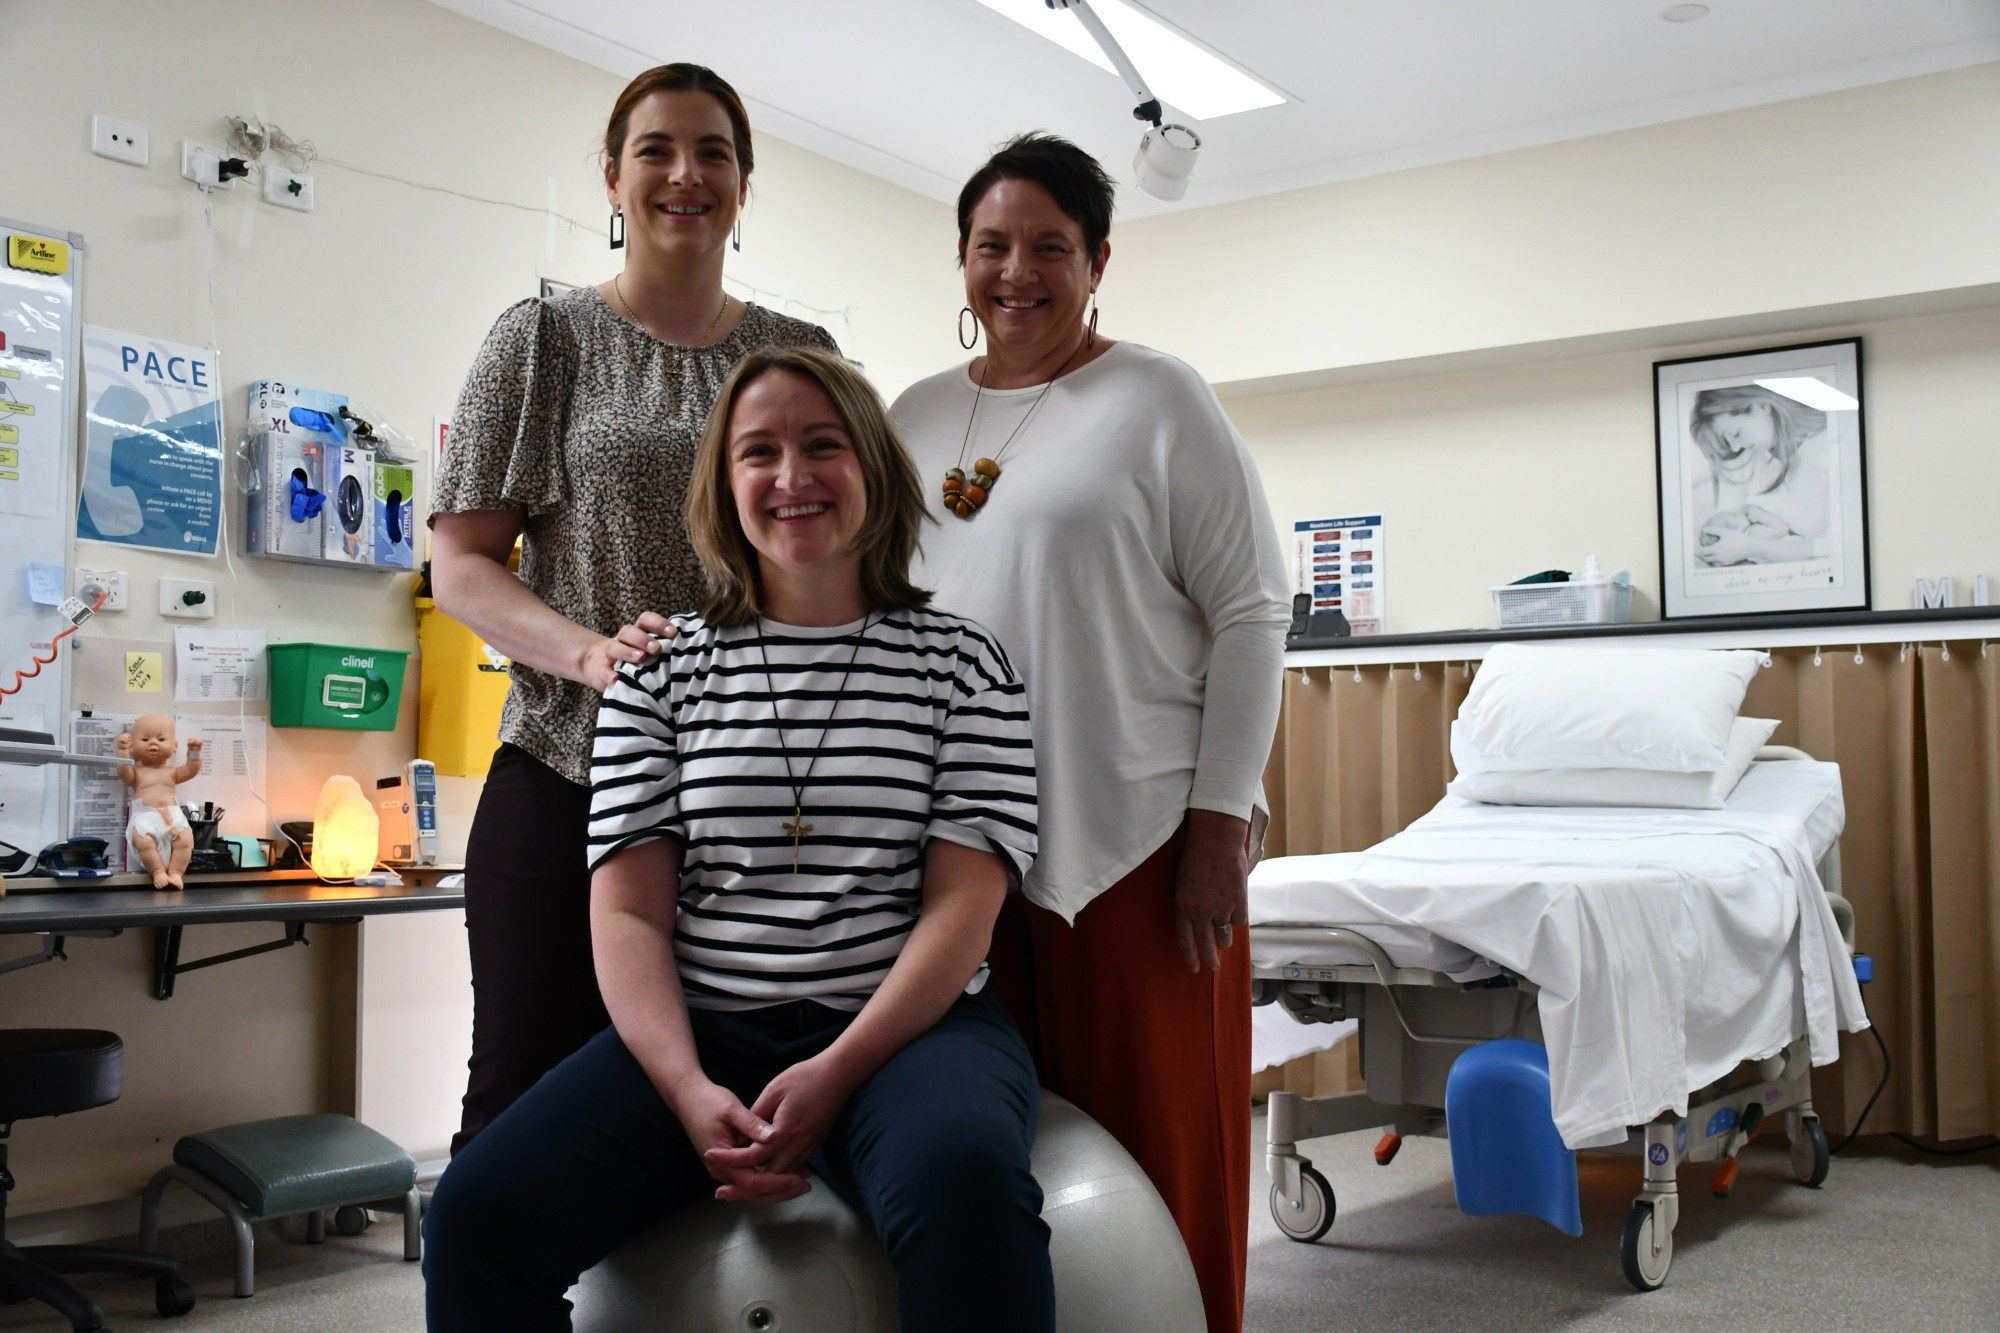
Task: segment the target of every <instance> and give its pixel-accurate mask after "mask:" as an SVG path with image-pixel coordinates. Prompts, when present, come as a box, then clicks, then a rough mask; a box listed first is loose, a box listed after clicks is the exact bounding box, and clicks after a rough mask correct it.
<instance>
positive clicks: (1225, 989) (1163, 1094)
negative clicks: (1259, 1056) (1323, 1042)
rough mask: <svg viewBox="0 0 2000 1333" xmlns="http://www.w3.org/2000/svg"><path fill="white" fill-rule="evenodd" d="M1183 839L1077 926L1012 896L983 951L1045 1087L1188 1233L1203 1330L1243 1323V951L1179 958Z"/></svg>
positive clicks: (1240, 941)
mask: <svg viewBox="0 0 2000 1333" xmlns="http://www.w3.org/2000/svg"><path fill="white" fill-rule="evenodd" d="M1186 840H1187V834H1186V827H1185V825H1183V827H1182V829H1181V830H1180V831H1179V832H1177V833H1175V834H1174V836H1173V837H1172V838H1170V839H1168V841H1167V843H1166V845H1165V846H1163V847H1161V848H1160V849H1159V850H1158V851H1156V852H1154V853H1153V854H1152V855H1151V856H1149V857H1148V858H1146V860H1145V861H1144V862H1143V863H1142V864H1141V865H1140V866H1139V867H1138V868H1137V869H1135V870H1133V871H1132V873H1130V874H1129V875H1127V876H1125V878H1123V879H1121V880H1119V881H1118V882H1117V883H1116V884H1114V885H1112V886H1111V887H1110V888H1109V889H1107V890H1105V892H1104V893H1103V894H1102V895H1100V896H1099V897H1097V898H1096V899H1094V900H1093V901H1092V902H1091V903H1090V905H1089V906H1088V907H1086V908H1084V909H1083V911H1081V912H1079V913H1078V914H1077V918H1076V925H1075V926H1073V927H1072V926H1068V925H1065V924H1064V923H1063V919H1062V918H1061V917H1059V916H1057V915H1056V914H1055V913H1054V912H1050V911H1047V910H1045V909H1043V908H1039V907H1035V906H1032V905H1030V904H1029V903H1028V902H1027V901H1026V900H1025V899H1023V898H1022V897H1021V895H1019V894H1018V893H1016V894H1009V895H1008V898H1007V904H1006V906H1005V907H1004V908H1003V909H1002V910H1001V913H1000V919H999V922H998V923H997V924H996V925H995V926H994V931H993V947H992V950H991V952H990V954H989V955H988V958H989V961H990V963H991V964H992V968H993V982H992V984H993V986H994V988H995V992H996V994H998V996H999V997H1000V999H1001V1001H1002V1002H1003V1003H1005V1004H1006V1006H1007V1009H1008V1011H1009V1012H1010V1013H1012V1014H1013V1015H1014V1021H1015V1022H1016V1023H1018V1024H1019V1025H1020V1028H1021V1035H1022V1036H1024V1037H1025V1038H1027V1041H1028V1048H1029V1050H1031V1051H1033V1052H1034V1054H1035V1062H1036V1065H1037V1067H1038V1068H1039V1069H1040V1071H1041V1078H1042V1085H1043V1086H1044V1087H1046V1088H1048V1089H1049V1090H1050V1091H1051V1092H1054V1093H1057V1094H1058V1095H1060V1096H1063V1097H1066V1098H1068V1099H1069V1100H1070V1101H1072V1102H1074V1103H1076V1105H1077V1106H1079V1107H1080V1108H1082V1109H1083V1111H1084V1112H1085V1113H1086V1114H1088V1115H1089V1116H1090V1117H1091V1118H1092V1119H1093V1120H1095V1121H1097V1123H1099V1124H1100V1125H1103V1126H1104V1127H1105V1128H1106V1129H1107V1130H1109V1131H1111V1133H1112V1135H1113V1136H1114V1137H1115V1138H1116V1139H1117V1140H1118V1141H1119V1142H1120V1143H1122V1144H1124V1145H1125V1150H1126V1151H1127V1152H1129V1153H1131V1154H1132V1156H1133V1157H1134V1158H1136V1159H1137V1160H1138V1163H1139V1165H1140V1166H1141V1167H1142V1168H1144V1170H1145V1172H1146V1174H1147V1176H1149V1177H1150V1178H1151V1179H1152V1182H1153V1184H1154V1186H1155V1187H1157V1188H1158V1190H1159V1191H1160V1196H1161V1197H1162V1198H1163V1199H1165V1200H1166V1203H1167V1209H1168V1211H1170V1212H1171V1213H1173V1215H1174V1221H1175V1222H1176V1223H1177V1224H1178V1225H1179V1226H1180V1231H1181V1236H1182V1238H1183V1239H1184V1240H1185V1241H1186V1242H1187V1248H1188V1257H1189V1258H1191V1259H1192V1260H1193V1261H1194V1271H1195V1276H1196V1277H1197V1278H1198V1279H1199V1280H1200V1282H1201V1296H1202V1304H1203V1307H1204V1308H1205V1310H1206V1312H1207V1315H1208V1328H1209V1333H1239V1330H1240V1329H1241V1328H1242V1327H1243V1274H1244V1265H1245V1262H1246V1259H1247V1256H1248V1250H1249V1226H1250V1216H1249V1197H1250V953H1249V948H1248V941H1247V940H1246V939H1245V938H1244V932H1241V931H1239V932H1238V934H1237V937H1236V943H1235V947H1234V948H1231V949H1226V950H1223V951H1222V960H1223V964H1222V971H1221V972H1219V973H1216V972H1202V973H1199V974H1193V973H1190V972H1189V971H1188V970H1187V964H1186V963H1184V962H1183V961H1182V960H1181V950H1180V942H1179V939H1178V937H1177V936H1176V935H1175V934H1174V919H1173V902H1174V878H1175V874H1176V872H1177V871H1178V869H1179V867H1180V860H1181V849H1182V848H1183V846H1184V845H1185V844H1186ZM1057 1299H1058V1300H1060V1299H1061V1296H1060V1293H1058V1297H1057Z"/></svg>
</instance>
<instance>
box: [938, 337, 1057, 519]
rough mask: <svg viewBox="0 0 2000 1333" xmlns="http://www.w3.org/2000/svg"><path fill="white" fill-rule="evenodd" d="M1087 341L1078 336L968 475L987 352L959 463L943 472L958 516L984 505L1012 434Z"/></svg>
mask: <svg viewBox="0 0 2000 1333" xmlns="http://www.w3.org/2000/svg"><path fill="white" fill-rule="evenodd" d="M1090 343H1091V339H1090V338H1088V337H1083V338H1079V339H1077V342H1076V346H1075V347H1073V348H1071V349H1070V354H1069V355H1068V356H1066V357H1064V358H1063V363H1062V364H1061V365H1060V366H1057V367H1056V373H1055V374H1053V375H1051V376H1049V382H1048V383H1047V384H1044V385H1043V386H1042V391H1041V392H1040V393H1038V394H1036V395H1035V401H1034V402H1032V403H1030V404H1028V410H1027V411H1026V412H1023V413H1022V414H1021V419H1020V421H1018V422H1016V423H1015V425H1014V429H1013V430H1011V431H1009V432H1007V438H1006V439H1004V440H1002V441H1001V442H1000V447H999V448H998V449H995V450H994V451H993V456H992V457H991V458H980V459H976V460H974V462H973V464H972V475H971V476H970V477H967V476H966V475H965V451H966V449H967V448H968V447H969V446H970V445H971V443H972V423H973V422H975V421H977V420H979V401H980V399H982V398H984V397H985V396H986V376H987V374H988V373H989V372H991V371H992V369H993V354H992V353H991V352H988V353H987V354H986V364H985V365H984V366H981V367H980V368H979V385H978V387H977V388H975V389H974V390H973V391H972V411H971V412H969V413H967V414H966V418H965V438H964V439H962V440H960V441H959V442H958V466H957V467H954V468H949V469H947V470H946V471H945V474H944V507H945V508H946V509H949V510H950V511H951V512H952V513H954V514H957V515H958V516H959V517H960V518H963V519H968V520H969V519H970V518H971V517H972V516H973V515H974V514H975V513H977V512H978V511H980V510H981V509H984V508H985V507H986V496H987V494H988V493H989V492H991V491H992V489H993V483H994V482H996V481H998V480H1000V459H1001V458H1003V457H1005V456H1006V453H1007V449H1008V446H1010V445H1012V444H1013V443H1014V437H1015V436H1016V435H1019V434H1020V433H1021V429H1022V427H1024V426H1026V425H1027V424H1028V421H1029V419H1030V418H1032V417H1033V416H1034V415H1035V411H1036V409H1038V408H1040V407H1041V405H1042V400H1043V399H1044V398H1047V397H1048V396H1049V390H1051V389H1053V388H1055V387H1056V381H1057V380H1059V379H1061V378H1062V376H1063V372H1064V371H1065V370H1068V369H1069V363H1070V362H1072V361H1074V360H1076V358H1077V353H1079V352H1081V351H1082V350H1083V349H1084V348H1086V347H1088V346H1090Z"/></svg>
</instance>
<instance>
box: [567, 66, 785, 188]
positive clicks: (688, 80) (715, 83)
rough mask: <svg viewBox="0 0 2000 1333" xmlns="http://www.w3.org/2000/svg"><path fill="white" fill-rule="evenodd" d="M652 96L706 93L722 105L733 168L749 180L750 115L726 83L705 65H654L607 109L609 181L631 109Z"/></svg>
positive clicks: (751, 153)
mask: <svg viewBox="0 0 2000 1333" xmlns="http://www.w3.org/2000/svg"><path fill="white" fill-rule="evenodd" d="M654 93H707V94H708V95H709V96H710V97H713V98H714V99H715V100H716V101H718V102H720V103H722V110H723V112H724V113H725V114H727V115H728V117H729V129H730V137H731V138H733V139H734V140H735V141H736V165H737V167H738V168H739V169H740V170H741V171H742V173H743V179H744V180H749V179H750V172H751V170H752V169H753V168H755V166H756V165H757V163H756V151H755V150H754V149H753V148H752V147H751V146H750V113H749V112H748V111H745V110H744V109H743V99H742V98H741V97H738V96H737V95H736V90H735V89H734V88H732V87H730V86H729V81H728V80H727V79H725V78H723V77H722V76H721V75H720V74H717V73H716V72H715V71H714V70H712V69H710V68H709V67H708V66H706V65H690V64H687V63H685V62H681V63H677V64H672V65H655V66H653V68H651V69H649V70H647V71H646V72H645V73H644V74H641V75H640V76H639V77H638V78H636V79H633V80H632V82H630V83H628V84H626V85H625V91H624V92H622V93H620V94H618V100H617V101H616V102H615V103H613V104H612V107H611V123H610V124H608V125H606V126H605V127H604V161H605V165H606V166H607V168H608V169H609V170H610V172H611V174H612V177H613V178H614V179H616V177H617V175H618V159H619V157H620V155H622V154H623V153H624V151H625V132H626V130H627V129H629V128H630V126H631V124H632V109H633V108H634V107H636V106H638V105H639V103H641V102H643V101H645V100H646V99H647V98H648V97H651V96H652V95H653V94H654Z"/></svg>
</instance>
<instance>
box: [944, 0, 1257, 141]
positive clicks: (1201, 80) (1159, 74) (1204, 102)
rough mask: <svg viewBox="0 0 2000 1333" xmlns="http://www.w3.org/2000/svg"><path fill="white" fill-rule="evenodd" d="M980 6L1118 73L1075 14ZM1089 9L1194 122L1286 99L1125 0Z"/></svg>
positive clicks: (993, 2) (1034, 4)
mask: <svg viewBox="0 0 2000 1333" xmlns="http://www.w3.org/2000/svg"><path fill="white" fill-rule="evenodd" d="M979 3H980V4H982V5H985V6H986V7H987V8H988V9H990V10H992V11H993V12H995V13H996V14H1001V15H1004V16H1006V17H1007V18H1010V19H1012V20H1013V21H1014V22H1016V23H1018V24H1020V25H1021V26H1022V27H1024V28H1026V29H1028V30H1029V31H1030V32H1033V33H1036V34H1037V35H1039V36H1042V37H1046V38H1048V39H1049V40H1050V41H1052V42H1054V43H1055V44H1056V45H1058V46H1060V47H1062V48H1063V49H1064V50H1065V51H1068V52H1070V53H1071V54H1072V55H1078V56H1082V57H1083V58H1084V59H1085V60H1088V61H1089V62H1090V63H1091V64H1093V65H1095V66H1097V67H1098V68H1099V69H1101V70H1103V71H1105V72H1106V73H1108V74H1112V75H1114V76H1115V75H1116V74H1117V71H1116V70H1115V69H1113V68H1112V66H1111V62H1110V61H1109V60H1108V59H1106V58H1105V55H1104V53H1103V52H1102V51H1100V50H1098V49H1097V43H1096V42H1094V41H1092V40H1091V37H1090V34H1089V33H1088V32H1086V31H1085V30H1084V27H1083V24H1082V23H1081V22H1080V21H1079V20H1078V19H1077V17H1076V15H1074V14H1068V13H1064V12H1062V11H1061V10H1055V9H1050V8H1049V7H1048V6H1047V5H1045V4H1043V3H1042V0H979ZM1090 7H1091V9H1092V10H1093V11H1094V12H1095V13H1096V14H1097V16H1098V17H1099V18H1101V19H1103V20H1104V26H1105V27H1106V28H1108V29H1110V31H1111V35H1112V36H1113V37H1115V38H1117V39H1118V44H1119V45H1120V46H1122V47H1124V48H1125V53H1126V54H1127V55H1128V56H1130V57H1131V58H1132V63H1133V64H1134V65H1136V66H1138V68H1139V73H1140V75H1141V76H1142V77H1143V78H1144V79H1145V80H1146V84H1147V86H1148V87H1149V88H1151V89H1152V91H1153V92H1154V93H1155V94H1156V95H1157V96H1158V97H1159V99H1160V100H1161V101H1163V102H1166V103H1167V104H1169V105H1170V106H1173V107H1176V108H1178V109H1179V110H1181V111H1183V112H1185V113H1186V114H1187V115H1189V116H1192V117H1194V118H1195V119H1196V120H1214V119H1215V118H1216V117H1218V116H1232V115H1235V114H1236V113H1237V112H1239V111H1254V110H1256V109H1257V108H1259V107H1266V106H1277V105H1278V104H1280V103H1281V102H1283V101H1284V100H1285V99H1284V97H1283V95H1282V94H1280V93H1278V92H1276V91H1274V90H1272V89H1270V88H1267V87H1265V86H1264V85H1263V84H1261V83H1259V82H1258V81H1257V80H1255V79H1253V78H1251V77H1250V76H1249V75H1248V74H1245V73H1244V72H1243V71H1242V70H1239V69H1237V68H1236V67H1235V66H1234V65H1231V64H1230V63H1228V62H1227V61H1225V60H1222V59H1220V58H1218V57H1217V56H1215V55H1214V54H1213V53H1211V52H1209V51H1207V50H1205V49H1204V48H1202V47H1200V46H1197V45H1196V44H1195V43H1193V42H1191V41H1189V40H1188V39H1187V38H1186V37H1183V36H1182V35H1181V34H1180V33H1178V32H1176V31H1174V30H1173V29H1172V28H1170V27H1168V26H1167V25H1166V24H1164V23H1162V22H1160V21H1159V20H1158V19H1156V18H1154V17H1153V16H1152V15H1151V14H1148V13H1146V12H1145V11H1144V10H1141V9H1136V8H1134V7H1133V6H1131V5H1129V4H1126V3H1125V0H1090Z"/></svg>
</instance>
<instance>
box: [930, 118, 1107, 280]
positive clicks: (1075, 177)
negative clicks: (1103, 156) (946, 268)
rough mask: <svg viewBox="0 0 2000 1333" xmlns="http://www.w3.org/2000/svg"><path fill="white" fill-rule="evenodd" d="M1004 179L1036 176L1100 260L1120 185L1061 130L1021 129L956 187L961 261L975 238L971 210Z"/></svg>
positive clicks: (1036, 179) (1037, 180) (1092, 255)
mask: <svg viewBox="0 0 2000 1333" xmlns="http://www.w3.org/2000/svg"><path fill="white" fill-rule="evenodd" d="M1001 181H1033V182H1034V183H1035V184H1037V185H1039V186H1041V187H1042V188H1043V189H1044V190H1047V191H1048V192H1049V197H1050V198H1051V199H1054V200H1055V201H1056V207H1057V208H1060V209H1061V210H1062V211H1063V212H1064V213H1066V214H1068V216H1069V219H1070V221H1072V222H1074V223H1076V225H1077V226H1079V227H1081V228H1082V229H1083V244H1084V248H1085V249H1086V250H1088V251H1089V252H1090V257H1091V261H1092V262H1093V263H1095V262H1096V259H1097V252H1098V251H1100V250H1102V249H1103V248H1104V243H1105V242H1106V241H1107V240H1109V239H1110V238H1111V212H1112V209H1113V208H1114V207H1115V196H1116V194H1117V191H1118V187H1117V186H1116V185H1114V184H1113V183H1112V180H1111V177H1110V176H1109V175H1108V174H1106V172H1105V170H1104V168H1103V166H1102V165H1100V164H1099V163H1098V160H1097V159H1096V158H1094V157H1092V156H1091V155H1090V154H1089V153H1086V152H1084V151H1083V150H1082V149H1081V148H1078V147H1077V146H1076V145H1075V144H1073V143H1071V142H1070V141H1069V140H1067V139H1065V138H1063V137H1062V136H1060V135H1055V134H1049V133H1046V132H1044V131H1042V130H1030V131H1029V132H1028V133H1026V134H1017V135H1015V136H1014V137H1013V138H1011V139H1009V140H1008V141H1007V142H1006V143H1003V144H1001V145H1000V151H998V152H996V153H995V154H993V156H991V157H989V158H987V159H986V164H985V165H984V166H982V167H980V168H979V170H977V171H975V172H973V173H972V179H971V180H968V181H967V182H966V183H965V188H964V189H962V190H960V191H959V192H958V262H959V263H960V264H963V263H964V262H965V246H966V243H967V242H968V241H970V240H971V239H972V210H973V209H975V208H977V207H979V201H980V200H981V199H984V198H985V197H986V192H987V191H988V190H990V189H992V188H993V187H994V186H995V185H998V184H999V183H1000V182H1001Z"/></svg>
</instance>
